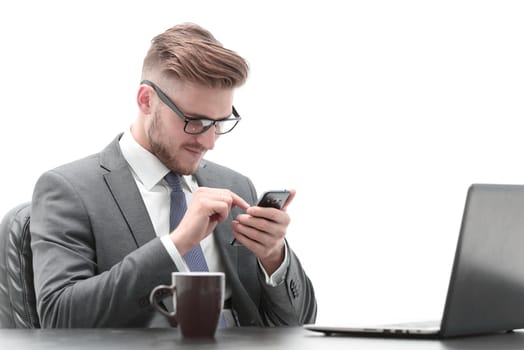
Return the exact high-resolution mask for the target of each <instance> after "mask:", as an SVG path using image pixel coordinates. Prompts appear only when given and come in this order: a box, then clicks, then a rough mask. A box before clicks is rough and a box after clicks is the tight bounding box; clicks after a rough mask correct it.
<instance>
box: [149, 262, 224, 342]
mask: <svg viewBox="0 0 524 350" xmlns="http://www.w3.org/2000/svg"><path fill="white" fill-rule="evenodd" d="M171 280H172V282H171V285H170V286H167V285H159V286H156V287H155V288H154V289H153V290H152V291H151V294H150V295H149V300H150V302H151V305H153V306H154V307H155V308H156V309H157V310H158V311H159V312H160V313H162V314H163V315H164V316H166V317H167V318H168V319H170V320H172V319H175V320H176V321H177V323H178V328H179V329H180V331H181V333H182V336H184V337H186V338H193V337H205V338H212V337H214V336H215V332H216V329H217V327H218V322H219V319H220V315H221V313H222V305H224V293H225V283H226V282H225V275H224V273H223V272H173V273H172V274H171ZM165 294H171V295H172V297H171V300H172V303H173V312H168V311H166V310H165V309H164V307H162V306H160V305H159V304H158V299H159V298H160V297H162V296H164V295H165Z"/></svg>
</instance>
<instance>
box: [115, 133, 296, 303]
mask: <svg viewBox="0 0 524 350" xmlns="http://www.w3.org/2000/svg"><path fill="white" fill-rule="evenodd" d="M120 148H121V150H122V155H123V156H124V158H125V160H126V161H127V163H128V164H129V166H130V169H131V173H132V174H133V177H134V179H135V181H136V184H137V186H138V189H139V191H140V194H141V195H142V198H143V200H144V204H145V206H146V209H147V212H148V214H149V217H150V218H151V222H152V223H153V228H154V230H155V234H156V235H157V236H158V237H160V239H161V241H162V243H163V245H164V247H165V248H166V250H167V252H168V253H169V255H170V256H171V258H172V259H173V262H174V263H175V265H176V267H177V268H178V270H179V271H181V272H185V271H189V268H188V267H187V265H186V263H185V261H184V259H183V257H182V255H181V254H180V253H179V252H178V250H177V248H176V246H175V245H174V244H173V241H172V240H171V237H170V236H169V233H170V230H169V216H170V215H169V214H170V201H171V197H170V193H171V188H170V187H169V185H168V184H167V182H166V181H165V180H164V176H166V175H167V174H168V173H169V171H170V170H169V169H168V168H167V167H166V166H165V165H164V164H162V162H160V160H158V158H156V157H155V156H154V155H153V154H152V153H150V152H149V151H147V150H146V149H144V148H143V147H142V146H140V145H139V144H138V143H137V142H136V140H135V139H134V138H133V136H132V135H131V133H130V131H127V132H125V133H124V134H123V135H122V138H121V139H120ZM181 184H182V188H183V190H184V194H185V195H186V201H187V203H190V202H191V197H192V194H193V191H195V189H196V188H197V187H198V183H197V182H196V180H195V178H194V177H193V176H192V175H184V176H182V181H181ZM200 245H201V247H202V251H203V252H204V256H205V259H206V262H207V266H208V268H209V271H213V272H219V271H220V272H224V271H225V269H224V264H223V262H222V258H221V257H220V254H219V252H218V248H217V244H216V242H215V240H214V239H213V234H210V235H208V236H207V237H206V238H204V239H203V240H202V241H201V242H200ZM288 265H289V257H288V251H287V246H286V250H285V258H284V262H283V263H282V265H281V266H280V267H279V268H278V269H277V271H275V272H274V273H273V274H272V275H271V276H268V274H267V272H266V271H265V270H264V268H263V267H262V265H261V264H260V261H259V266H260V268H261V270H262V271H263V273H264V275H265V277H266V283H267V284H269V285H271V286H276V285H278V284H280V283H282V282H283V281H284V279H285V277H286V276H285V274H286V270H287V266H288ZM226 281H227V279H226ZM230 296H231V287H230V286H229V285H228V284H227V282H226V295H225V299H226V300H227V299H229V297H230Z"/></svg>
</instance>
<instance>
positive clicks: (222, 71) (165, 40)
mask: <svg viewBox="0 0 524 350" xmlns="http://www.w3.org/2000/svg"><path fill="white" fill-rule="evenodd" d="M155 71H158V72H160V73H161V74H166V75H167V76H168V77H174V78H175V79H179V80H180V81H183V82H191V83H196V84H199V85H204V86H207V87H211V88H235V87H239V86H241V85H243V84H244V83H245V81H246V79H247V76H248V72H249V66H248V63H247V62H246V60H245V59H244V58H242V57H241V56H239V55H238V54H237V53H235V52H233V51H231V50H228V49H226V48H224V47H223V46H222V44H221V43H220V42H219V41H218V40H216V39H215V37H214V36H213V35H212V34H211V33H210V32H209V31H207V30H206V29H204V28H202V27H200V26H198V25H196V24H193V23H183V24H179V25H176V26H174V27H172V28H170V29H168V30H166V31H165V32H164V33H162V34H159V35H157V36H156V37H154V38H153V40H152V43H151V47H150V48H149V51H148V53H147V55H146V57H145V59H144V65H143V69H142V79H147V78H148V77H147V75H148V73H149V72H155ZM153 74H154V73H153Z"/></svg>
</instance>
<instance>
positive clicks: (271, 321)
mask: <svg viewBox="0 0 524 350" xmlns="http://www.w3.org/2000/svg"><path fill="white" fill-rule="evenodd" d="M288 247H289V245H288ZM289 253H290V263H289V267H288V270H287V273H286V278H285V280H284V281H283V282H282V283H280V284H278V285H277V286H275V287H272V286H270V285H268V284H267V283H265V277H264V276H263V273H262V272H261V271H259V282H260V284H261V285H262V300H261V304H260V308H261V310H260V313H261V315H262V318H263V321H264V323H265V324H266V325H267V326H299V325H302V324H305V323H314V322H315V319H316V316H317V302H316V299H315V292H314V289H313V284H312V283H311V281H310V280H309V278H308V277H307V275H306V273H305V272H304V270H303V269H302V265H301V264H300V261H299V259H298V258H297V256H296V255H295V253H294V252H293V251H292V250H291V248H289Z"/></svg>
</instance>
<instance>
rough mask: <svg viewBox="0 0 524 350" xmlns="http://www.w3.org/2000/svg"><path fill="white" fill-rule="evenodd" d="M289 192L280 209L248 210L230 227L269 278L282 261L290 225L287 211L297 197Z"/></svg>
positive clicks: (254, 207) (259, 208) (293, 192)
mask: <svg viewBox="0 0 524 350" xmlns="http://www.w3.org/2000/svg"><path fill="white" fill-rule="evenodd" d="M290 192H291V194H290V196H289V198H288V200H287V201H286V203H285V204H284V206H283V207H282V209H275V208H262V207H257V206H253V207H249V208H247V210H246V214H240V215H238V216H237V217H236V219H235V220H233V221H232V223H231V226H232V227H233V236H234V237H235V238H236V239H237V240H238V241H239V242H240V243H242V244H243V245H244V246H245V247H246V248H248V249H249V250H251V251H252V252H253V253H254V254H255V255H256V256H257V258H258V259H259V260H260V262H261V263H262V266H264V269H265V270H266V272H267V273H268V274H269V275H271V274H272V273H273V272H275V271H276V269H278V267H279V266H280V265H281V264H282V262H283V261H284V246H285V243H284V238H285V236H286V232H287V228H288V226H289V223H290V221H291V219H290V217H289V215H288V213H287V212H286V209H287V207H288V206H289V204H290V203H291V202H292V200H293V198H294V197H295V194H296V191H295V190H290Z"/></svg>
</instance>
